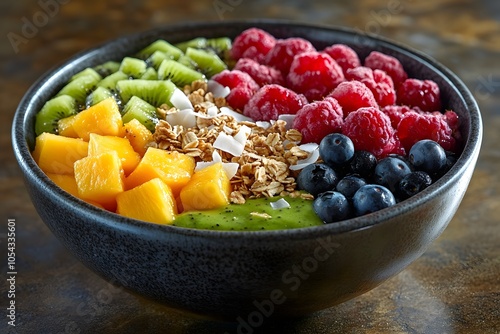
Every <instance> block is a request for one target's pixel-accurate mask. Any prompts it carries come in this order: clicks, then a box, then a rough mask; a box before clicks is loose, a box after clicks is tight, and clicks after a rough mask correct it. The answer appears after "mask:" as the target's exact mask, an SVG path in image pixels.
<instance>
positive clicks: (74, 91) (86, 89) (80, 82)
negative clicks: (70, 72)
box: [57, 70, 101, 106]
mask: <svg viewBox="0 0 500 334" xmlns="http://www.w3.org/2000/svg"><path fill="white" fill-rule="evenodd" d="M92 71H94V70H92ZM94 72H95V71H94ZM89 73H90V74H86V75H84V74H77V77H76V78H74V79H73V80H71V81H70V82H68V83H67V84H66V86H64V87H63V88H62V89H61V90H60V91H59V93H57V96H61V95H69V96H72V97H73V98H74V99H75V100H76V103H77V104H78V105H80V106H83V105H84V104H85V99H86V98H87V95H88V94H89V93H90V92H91V91H92V90H93V89H94V88H95V87H96V85H97V84H98V83H99V82H100V81H101V76H100V75H97V76H96V75H94V74H93V73H92V72H91V71H89ZM95 73H97V72H95Z"/></svg>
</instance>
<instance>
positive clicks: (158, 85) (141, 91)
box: [116, 79, 177, 107]
mask: <svg viewBox="0 0 500 334" xmlns="http://www.w3.org/2000/svg"><path fill="white" fill-rule="evenodd" d="M175 88H177V87H176V86H175V84H174V83H173V82H172V81H170V80H144V79H137V80H121V81H118V82H117V84H116V89H117V91H118V93H119V95H120V97H121V99H122V101H123V102H124V103H127V102H128V101H129V100H130V99H131V98H132V96H137V97H139V98H141V99H143V100H144V101H146V102H148V103H149V104H151V105H153V106H154V107H159V106H161V105H162V104H168V105H169V106H171V104H170V97H171V96H172V93H173V92H174V90H175Z"/></svg>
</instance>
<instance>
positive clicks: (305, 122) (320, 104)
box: [293, 97, 344, 144]
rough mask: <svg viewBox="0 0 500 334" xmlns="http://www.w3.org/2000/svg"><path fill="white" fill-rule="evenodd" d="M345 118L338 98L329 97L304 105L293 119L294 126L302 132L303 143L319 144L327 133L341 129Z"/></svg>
mask: <svg viewBox="0 0 500 334" xmlns="http://www.w3.org/2000/svg"><path fill="white" fill-rule="evenodd" d="M343 118H344V117H343V113H342V107H341V106H340V104H338V102H337V100H335V99H334V98H331V97H327V98H325V99H324V100H321V101H314V102H311V103H309V104H306V105H305V106H303V107H302V109H300V110H299V111H298V112H297V115H296V116H295V119H294V120H293V128H294V129H297V130H298V131H300V133H301V134H302V143H317V144H319V143H320V142H321V139H323V137H325V136H326V135H328V134H330V133H333V132H340V131H341V129H342V124H343V123H344V119H343Z"/></svg>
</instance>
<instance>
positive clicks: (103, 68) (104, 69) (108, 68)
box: [94, 60, 120, 78]
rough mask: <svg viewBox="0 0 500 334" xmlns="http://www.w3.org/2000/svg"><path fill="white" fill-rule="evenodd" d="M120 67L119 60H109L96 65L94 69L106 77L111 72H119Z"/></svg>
mask: <svg viewBox="0 0 500 334" xmlns="http://www.w3.org/2000/svg"><path fill="white" fill-rule="evenodd" d="M119 69H120V63H119V62H117V61H112V60H110V61H107V62H105V63H102V64H101V65H97V66H96V67H94V70H95V71H96V72H97V73H99V74H100V75H101V77H103V78H105V77H107V76H108V75H110V74H113V73H115V72H118V70H119Z"/></svg>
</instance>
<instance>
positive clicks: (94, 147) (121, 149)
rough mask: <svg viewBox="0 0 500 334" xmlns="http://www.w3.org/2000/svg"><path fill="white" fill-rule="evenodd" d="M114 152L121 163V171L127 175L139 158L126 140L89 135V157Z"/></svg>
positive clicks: (94, 134)
mask: <svg viewBox="0 0 500 334" xmlns="http://www.w3.org/2000/svg"><path fill="white" fill-rule="evenodd" d="M109 151H115V152H116V153H118V157H120V160H121V162H122V167H123V171H124V172H125V175H128V174H129V173H130V172H131V171H133V170H134V168H135V167H136V166H137V165H138V164H139V161H140V160H141V157H140V155H139V153H137V152H136V151H134V148H133V147H132V145H130V142H129V141H128V139H127V138H122V137H116V136H101V135H98V134H96V133H91V134H90V139H89V155H98V154H101V153H104V152H109Z"/></svg>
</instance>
